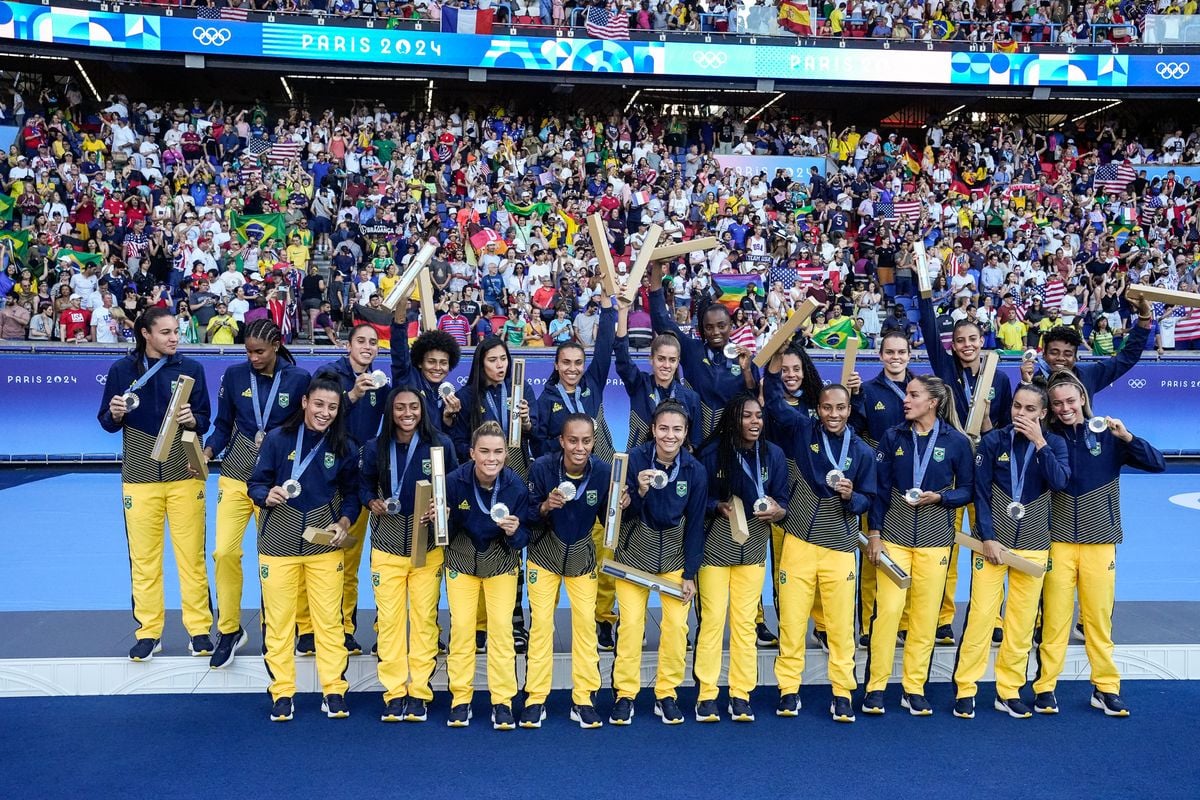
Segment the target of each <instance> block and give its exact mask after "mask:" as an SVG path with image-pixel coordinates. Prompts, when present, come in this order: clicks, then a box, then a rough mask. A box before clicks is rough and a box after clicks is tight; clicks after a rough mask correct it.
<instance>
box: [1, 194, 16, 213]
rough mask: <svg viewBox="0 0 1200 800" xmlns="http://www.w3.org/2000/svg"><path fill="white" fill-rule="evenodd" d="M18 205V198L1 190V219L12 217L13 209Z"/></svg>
mask: <svg viewBox="0 0 1200 800" xmlns="http://www.w3.org/2000/svg"><path fill="white" fill-rule="evenodd" d="M16 207H17V199H16V198H15V197H10V196H9V195H6V194H4V193H3V192H0V219H12V218H13V209H14V208H16Z"/></svg>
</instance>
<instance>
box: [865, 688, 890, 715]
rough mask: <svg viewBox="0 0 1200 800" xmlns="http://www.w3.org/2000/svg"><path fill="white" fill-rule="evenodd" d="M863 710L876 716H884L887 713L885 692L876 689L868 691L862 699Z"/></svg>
mask: <svg viewBox="0 0 1200 800" xmlns="http://www.w3.org/2000/svg"><path fill="white" fill-rule="evenodd" d="M862 712H863V713H864V714H870V715H872V716H875V717H882V716H883V715H884V714H885V713H887V709H885V708H884V707H883V692H881V691H879V690H875V691H873V692H867V694H866V696H865V697H863V701H862Z"/></svg>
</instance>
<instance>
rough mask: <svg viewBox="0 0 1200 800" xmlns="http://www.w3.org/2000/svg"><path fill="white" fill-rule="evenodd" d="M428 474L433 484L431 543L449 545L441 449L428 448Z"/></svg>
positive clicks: (444, 462)
mask: <svg viewBox="0 0 1200 800" xmlns="http://www.w3.org/2000/svg"><path fill="white" fill-rule="evenodd" d="M429 467H430V469H429V472H430V478H431V479H432V483H433V543H434V544H435V545H436V546H438V547H445V546H447V545H448V544H450V509H448V508H447V507H446V453H445V449H444V448H441V447H431V448H429Z"/></svg>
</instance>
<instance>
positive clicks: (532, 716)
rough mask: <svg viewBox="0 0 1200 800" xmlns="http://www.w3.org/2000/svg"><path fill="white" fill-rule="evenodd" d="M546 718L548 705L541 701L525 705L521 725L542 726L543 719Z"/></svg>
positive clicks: (526, 726)
mask: <svg viewBox="0 0 1200 800" xmlns="http://www.w3.org/2000/svg"><path fill="white" fill-rule="evenodd" d="M545 718H546V707H545V706H544V705H542V704H541V703H534V704H533V705H531V706H525V710H524V711H522V712H521V727H522V728H540V727H542V720H544V719H545Z"/></svg>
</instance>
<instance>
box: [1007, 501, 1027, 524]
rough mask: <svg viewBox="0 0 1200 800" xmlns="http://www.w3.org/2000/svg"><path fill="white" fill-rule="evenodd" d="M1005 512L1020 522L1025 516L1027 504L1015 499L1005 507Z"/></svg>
mask: <svg viewBox="0 0 1200 800" xmlns="http://www.w3.org/2000/svg"><path fill="white" fill-rule="evenodd" d="M1004 513H1005V514H1008V516H1009V518H1010V519H1012V520H1014V521H1016V522H1020V521H1021V519H1022V518H1023V517H1024V516H1025V504H1024V503H1018V502H1016V501H1013V502H1011V503H1009V504H1008V506H1007V507H1006V508H1005V509H1004Z"/></svg>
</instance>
